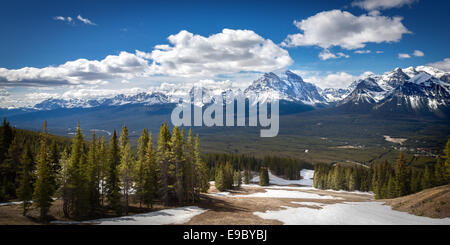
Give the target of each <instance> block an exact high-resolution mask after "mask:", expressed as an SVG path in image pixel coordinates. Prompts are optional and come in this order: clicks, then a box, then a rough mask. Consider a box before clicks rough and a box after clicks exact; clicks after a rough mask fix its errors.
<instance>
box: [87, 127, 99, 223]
mask: <svg viewBox="0 0 450 245" xmlns="http://www.w3.org/2000/svg"><path fill="white" fill-rule="evenodd" d="M87 185H88V195H89V209H90V214H91V215H93V214H94V213H95V212H97V211H98V209H99V208H100V190H99V188H100V165H99V153H98V146H97V138H96V136H95V130H94V131H93V132H92V140H91V143H90V145H89V153H88V157H87Z"/></svg>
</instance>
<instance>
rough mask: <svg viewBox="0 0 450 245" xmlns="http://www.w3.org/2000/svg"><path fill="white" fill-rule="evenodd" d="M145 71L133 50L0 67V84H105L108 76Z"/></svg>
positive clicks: (130, 75) (144, 64) (125, 76)
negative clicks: (45, 64) (98, 57)
mask: <svg viewBox="0 0 450 245" xmlns="http://www.w3.org/2000/svg"><path fill="white" fill-rule="evenodd" d="M148 71H149V65H148V61H147V60H145V59H143V58H141V57H138V56H137V55H136V54H132V53H127V52H121V53H120V54H119V55H109V56H107V57H106V58H104V59H103V60H100V61H98V60H87V59H78V60H75V61H68V62H66V63H64V64H62V65H59V66H56V67H54V66H49V67H45V68H34V67H24V68H21V69H11V70H10V69H5V68H0V85H1V86H54V85H79V84H91V85H92V84H105V83H107V80H108V79H115V78H123V79H131V78H134V77H138V76H144V75H145V74H146V72H148Z"/></svg>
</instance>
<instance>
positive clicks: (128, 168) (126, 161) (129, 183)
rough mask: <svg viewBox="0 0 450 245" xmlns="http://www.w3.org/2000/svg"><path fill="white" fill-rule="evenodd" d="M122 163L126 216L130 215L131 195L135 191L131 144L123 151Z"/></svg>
mask: <svg viewBox="0 0 450 245" xmlns="http://www.w3.org/2000/svg"><path fill="white" fill-rule="evenodd" d="M121 151H122V154H121V156H122V157H121V163H120V173H121V177H122V190H123V197H124V210H125V215H128V205H129V194H130V191H131V190H132V189H133V169H134V159H133V155H132V154H131V147H130V143H128V142H127V143H126V145H125V146H124V147H123V149H122V150H121Z"/></svg>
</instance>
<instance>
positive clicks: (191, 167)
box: [183, 129, 196, 202]
mask: <svg viewBox="0 0 450 245" xmlns="http://www.w3.org/2000/svg"><path fill="white" fill-rule="evenodd" d="M183 135H184V133H183ZM194 144H195V143H194V134H193V133H192V129H189V133H188V137H187V140H186V146H185V156H186V161H185V166H186V167H185V170H186V171H185V172H186V181H185V184H186V185H185V186H186V188H185V190H186V194H187V201H188V202H189V201H191V202H194V201H195V175H196V172H195V169H196V166H195V156H194Z"/></svg>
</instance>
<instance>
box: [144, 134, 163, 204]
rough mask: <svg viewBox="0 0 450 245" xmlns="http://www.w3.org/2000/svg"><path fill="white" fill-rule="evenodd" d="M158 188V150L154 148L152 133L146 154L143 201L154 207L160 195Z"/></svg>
mask: <svg viewBox="0 0 450 245" xmlns="http://www.w3.org/2000/svg"><path fill="white" fill-rule="evenodd" d="M158 190H159V178H158V164H157V162H156V152H155V151H154V149H153V137H152V133H150V136H149V139H148V143H147V151H146V155H145V167H144V188H143V202H144V203H145V204H147V205H148V206H150V207H152V204H153V201H154V200H155V199H156V198H157V197H158Z"/></svg>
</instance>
